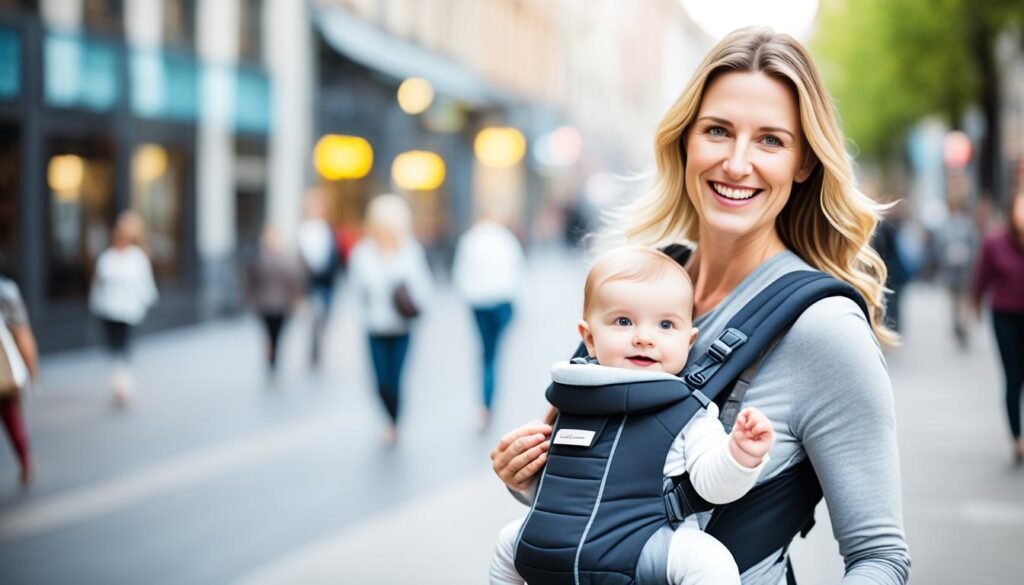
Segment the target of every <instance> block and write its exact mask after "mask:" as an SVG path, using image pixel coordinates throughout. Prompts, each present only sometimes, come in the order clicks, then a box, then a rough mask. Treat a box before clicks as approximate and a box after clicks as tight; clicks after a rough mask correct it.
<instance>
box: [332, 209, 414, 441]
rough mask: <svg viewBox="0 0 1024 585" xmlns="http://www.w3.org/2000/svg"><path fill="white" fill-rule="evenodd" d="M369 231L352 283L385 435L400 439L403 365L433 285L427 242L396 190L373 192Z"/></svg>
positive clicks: (352, 267) (355, 259)
mask: <svg viewBox="0 0 1024 585" xmlns="http://www.w3.org/2000/svg"><path fill="white" fill-rule="evenodd" d="M365 234H366V235H365V236H364V237H363V238H362V239H361V240H360V241H359V243H358V244H356V246H355V247H354V248H353V249H352V253H351V256H350V259H349V269H348V270H349V283H350V286H351V287H352V291H353V293H354V294H355V295H356V299H357V303H358V304H359V305H360V308H361V311H360V313H361V314H362V316H363V322H364V326H365V327H366V331H367V334H368V335H367V336H368V340H369V345H370V357H371V359H372V362H373V370H374V374H375V376H376V379H377V392H378V395H379V396H380V400H381V404H382V405H383V406H384V410H385V411H386V412H387V416H388V424H387V427H386V429H385V432H384V440H385V442H386V443H388V444H393V443H394V442H395V441H396V440H397V437H398V435H397V429H398V414H399V403H400V399H401V394H402V392H401V379H402V370H403V367H404V365H405V358H406V355H407V353H408V350H409V338H410V333H411V331H412V325H413V323H414V321H415V319H416V317H417V316H418V315H419V314H420V313H421V312H422V311H423V307H424V306H425V304H426V301H427V298H428V297H429V295H430V292H431V289H432V279H431V276H430V268H429V267H428V266H427V260H426V254H425V253H424V251H423V247H422V246H421V245H420V244H419V242H417V241H416V239H415V238H414V237H413V235H412V211H411V210H410V209H409V204H408V203H406V201H405V200H404V199H402V198H401V197H399V196H398V195H392V194H385V195H379V196H377V197H375V198H374V199H373V200H372V201H370V204H369V206H368V207H367V209H366V219H365Z"/></svg>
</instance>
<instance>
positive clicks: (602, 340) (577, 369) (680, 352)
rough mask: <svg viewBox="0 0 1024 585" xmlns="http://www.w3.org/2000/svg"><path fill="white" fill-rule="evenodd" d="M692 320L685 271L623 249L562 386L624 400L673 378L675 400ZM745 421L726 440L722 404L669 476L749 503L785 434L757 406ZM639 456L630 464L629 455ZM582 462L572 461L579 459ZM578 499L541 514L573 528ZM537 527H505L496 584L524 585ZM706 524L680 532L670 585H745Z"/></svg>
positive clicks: (592, 295)
mask: <svg viewBox="0 0 1024 585" xmlns="http://www.w3.org/2000/svg"><path fill="white" fill-rule="evenodd" d="M692 318H693V286H692V284H691V282H690V277H689V275H687V273H686V270H685V269H684V268H683V267H682V266H681V265H680V264H678V263H677V262H676V261H675V260H673V259H672V258H670V257H669V256H667V255H665V253H663V252H661V251H658V250H655V249H654V248H649V247H645V246H622V247H618V248H614V249H612V250H610V251H608V252H605V253H604V254H602V255H601V257H600V258H598V259H597V261H596V262H595V263H594V265H593V266H592V267H591V269H590V273H589V274H588V276H587V280H586V283H585V285H584V290H583V319H582V320H581V321H579V323H578V324H577V330H578V331H579V334H580V337H581V338H582V340H583V344H584V345H585V347H586V349H587V355H588V357H587V358H579V359H576V360H573V362H572V363H566V362H560V363H558V364H555V365H554V366H553V367H552V369H551V374H552V379H553V381H556V382H559V383H561V384H571V385H573V386H576V387H579V388H585V389H586V390H587V391H588V393H591V394H594V393H596V392H598V391H602V392H614V391H615V387H616V386H618V387H620V388H621V387H622V386H623V385H624V384H629V383H633V382H637V383H641V384H642V383H644V382H645V381H646V382H651V381H652V380H658V381H659V382H660V381H661V380H668V381H669V383H668V384H664V385H661V386H658V387H657V389H659V390H664V391H665V394H667V395H672V394H674V393H675V392H673V391H674V390H677V387H678V379H676V378H675V375H676V374H678V373H679V372H680V371H682V369H683V364H685V363H686V358H687V354H688V353H689V349H690V347H691V346H692V345H693V341H694V339H696V337H697V330H696V329H694V328H693V327H692V323H691V321H692ZM631 370H632V372H631ZM672 382H675V384H672ZM626 392H629V390H627V391H626ZM652 392H653V390H652ZM624 393H625V392H624ZM737 423H738V424H736V425H735V426H734V427H733V428H732V430H731V432H726V430H725V428H724V427H723V426H722V423H720V422H719V420H718V407H717V406H716V405H715V404H714V403H711V404H709V405H708V408H707V410H698V411H697V413H696V414H695V415H694V416H693V418H691V419H690V420H689V422H687V423H686V425H685V426H683V428H682V431H681V432H680V433H679V434H678V435H676V439H675V440H674V441H673V442H672V446H671V449H670V450H669V452H668V456H667V457H666V458H665V464H664V467H663V473H664V477H665V478H666V479H671V478H672V477H675V476H677V475H680V474H682V473H689V474H690V476H691V477H692V478H693V480H694V486H695V487H697V490H698V493H699V494H700V495H701V497H703V498H704V499H706V500H708V501H713V502H716V503H721V504H725V503H729V502H732V501H735V500H737V499H739V498H740V497H741V496H742V495H743V494H745V493H747V492H748V491H749V490H750V488H752V487H753V486H754V482H755V481H756V480H757V478H758V476H759V475H760V473H761V471H762V470H763V469H764V463H765V459H764V458H765V455H766V454H767V453H768V449H769V448H770V447H771V445H772V441H773V439H774V436H775V435H774V431H773V429H772V425H771V422H770V421H769V420H768V419H767V417H765V416H764V414H763V413H762V412H760V411H759V410H757V409H756V408H745V409H743V411H742V412H740V413H739V415H738V417H737ZM623 449H628V447H623ZM633 451H635V450H633ZM630 453H631V452H624V453H622V454H621V455H620V456H623V457H629V456H630ZM573 454H575V452H573V453H566V454H565V455H564V457H566V458H567V459H572V458H573ZM579 455H580V457H581V458H586V457H590V455H589V454H587V453H582V452H581V453H579ZM634 457H635V455H634ZM577 465H579V463H572V464H571V465H567V466H566V467H567V468H569V467H575V466H577ZM624 480H625V478H621V477H619V478H616V477H612V478H610V479H609V480H608V483H606V487H608V488H609V489H612V490H614V489H617V486H616V483H621V481H624ZM558 495H562V494H558ZM575 501H576V498H572V497H562V498H559V497H554V498H548V499H546V500H543V501H542V502H537V503H535V505H534V510H537V509H541V504H543V510H544V512H545V518H543V519H542V520H541V522H544V523H545V525H547V526H550V524H548V523H549V522H550V520H549V518H550V516H551V515H557V516H559V518H558V519H559V520H560V524H561V525H562V526H564V525H565V524H566V522H565V520H566V519H567V518H568V519H571V517H572V515H573V513H574V512H575V513H578V510H574V509H573V508H574V503H575ZM527 519H528V518H527V517H524V518H520V519H517V520H514V521H512V522H511V523H510V524H508V525H507V526H505V528H503V529H502V531H501V533H500V536H499V538H498V546H497V549H496V552H495V555H494V558H493V560H492V562H491V580H490V582H491V584H492V585H521V584H522V583H524V580H523V577H522V576H521V575H520V574H519V572H518V570H517V569H516V566H515V549H516V540H517V539H518V538H519V535H520V534H525V533H524V532H523V531H522V530H521V528H522V526H523V523H524V522H525V521H526V520H527ZM696 520H697V519H696V517H693V516H691V517H690V518H689V519H688V520H687V521H686V522H684V523H683V524H681V525H679V526H678V527H676V528H675V529H674V531H673V534H672V537H671V543H670V546H669V553H668V559H667V563H666V573H667V577H668V582H669V583H671V584H672V585H699V584H701V583H704V584H711V585H728V584H736V585H738V584H739V582H740V577H739V573H738V571H737V568H736V562H735V561H734V560H733V558H732V555H730V554H729V551H728V550H727V549H726V548H725V546H724V545H722V543H721V542H719V541H718V540H716V539H715V538H713V537H711V536H709V535H707V534H705V533H703V532H702V531H701V530H700V527H699V526H698V524H697V521H696ZM570 522H571V520H570ZM524 538H525V536H524ZM546 552H550V551H546ZM581 563H583V566H581V568H580V570H581V571H583V570H588V567H586V565H585V563H586V561H585V560H584V561H581Z"/></svg>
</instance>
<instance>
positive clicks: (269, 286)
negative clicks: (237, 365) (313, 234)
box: [246, 226, 302, 375]
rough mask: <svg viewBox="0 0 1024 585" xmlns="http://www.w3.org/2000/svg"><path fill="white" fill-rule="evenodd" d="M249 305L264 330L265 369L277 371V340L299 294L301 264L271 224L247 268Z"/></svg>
mask: <svg viewBox="0 0 1024 585" xmlns="http://www.w3.org/2000/svg"><path fill="white" fill-rule="evenodd" d="M246 288H247V293H248V298H249V304H250V305H251V306H252V307H253V308H254V309H255V310H256V312H257V313H258V314H259V316H260V319H261V320H262V321H263V326H264V327H265V328H266V332H267V350H266V351H267V353H266V356H267V369H268V371H269V373H270V374H271V375H273V374H275V373H276V371H277V355H278V340H279V339H280V337H281V330H282V329H284V325H285V322H286V321H287V319H288V316H289V315H291V313H292V311H293V310H294V309H295V305H296V304H297V303H298V301H299V298H300V297H301V295H302V267H301V265H300V264H299V259H298V258H297V257H296V256H295V255H294V254H292V253H291V252H289V251H288V250H287V249H286V248H285V245H284V242H283V240H282V238H281V234H280V232H279V231H278V230H277V228H275V227H273V226H266V227H264V228H263V236H262V238H261V240H260V254H259V257H258V258H257V260H256V262H255V263H254V264H253V265H252V266H251V267H250V268H249V274H248V282H247V287H246Z"/></svg>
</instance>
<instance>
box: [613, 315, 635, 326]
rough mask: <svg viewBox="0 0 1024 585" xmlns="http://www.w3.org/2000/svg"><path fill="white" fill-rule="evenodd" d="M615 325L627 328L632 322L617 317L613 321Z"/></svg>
mask: <svg viewBox="0 0 1024 585" xmlns="http://www.w3.org/2000/svg"><path fill="white" fill-rule="evenodd" d="M615 324H616V325H618V326H619V327H629V326H630V325H632V324H633V322H632V321H630V320H629V318H628V317H619V318H618V319H616V320H615Z"/></svg>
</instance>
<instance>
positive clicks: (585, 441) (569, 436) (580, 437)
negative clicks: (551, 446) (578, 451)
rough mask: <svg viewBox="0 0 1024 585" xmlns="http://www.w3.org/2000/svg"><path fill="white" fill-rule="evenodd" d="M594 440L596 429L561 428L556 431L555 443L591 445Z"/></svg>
mask: <svg viewBox="0 0 1024 585" xmlns="http://www.w3.org/2000/svg"><path fill="white" fill-rule="evenodd" d="M593 440H594V431H584V430H581V429H559V431H558V432H557V433H555V440H554V443H555V444H556V445H576V446H579V447H589V446H590V443H591V441H593Z"/></svg>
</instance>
